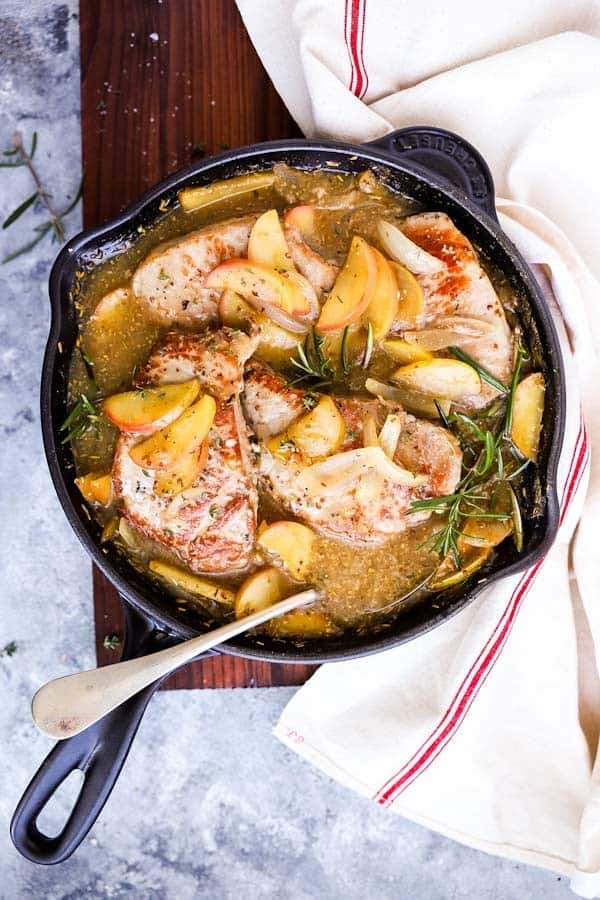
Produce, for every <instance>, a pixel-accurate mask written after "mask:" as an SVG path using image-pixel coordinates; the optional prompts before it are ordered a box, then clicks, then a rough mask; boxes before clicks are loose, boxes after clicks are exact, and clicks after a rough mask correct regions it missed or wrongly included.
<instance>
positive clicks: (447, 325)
mask: <svg viewBox="0 0 600 900" xmlns="http://www.w3.org/2000/svg"><path fill="white" fill-rule="evenodd" d="M493 330H494V326H493V325H492V324H491V322H484V321H483V320H482V319H470V318H467V317H463V316H448V317H447V318H445V319H438V320H437V321H436V322H434V324H433V327H432V328H423V329H421V330H420V331H405V332H404V340H405V341H407V342H408V343H409V344H416V345H417V346H418V347H421V348H422V349H423V350H445V349H446V347H453V346H456V347H460V346H461V344H465V343H469V342H470V341H472V340H477V339H478V338H482V337H485V336H486V335H489V334H491V332H492V331H493Z"/></svg>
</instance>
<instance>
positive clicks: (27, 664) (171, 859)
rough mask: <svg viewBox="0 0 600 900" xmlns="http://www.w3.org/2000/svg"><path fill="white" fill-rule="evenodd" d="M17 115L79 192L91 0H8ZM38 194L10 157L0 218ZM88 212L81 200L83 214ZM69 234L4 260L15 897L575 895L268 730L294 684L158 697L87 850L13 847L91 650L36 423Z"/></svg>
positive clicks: (2, 70)
mask: <svg viewBox="0 0 600 900" xmlns="http://www.w3.org/2000/svg"><path fill="white" fill-rule="evenodd" d="M148 2H151V0H148ZM152 2H154V0H152ZM158 2H160V0H158ZM164 2H168V0H164ZM198 2H202V0H198ZM16 128H18V129H19V130H21V131H22V132H23V133H24V135H25V136H26V137H30V136H31V134H32V132H33V131H34V130H36V129H37V131H38V132H39V147H38V151H37V160H38V164H39V168H40V170H41V173H42V175H43V178H44V179H45V182H46V184H47V185H48V186H49V187H50V189H51V191H52V193H53V194H54V196H55V198H56V200H57V202H58V201H60V200H61V199H62V198H68V197H69V196H70V195H72V193H73V191H74V190H75V188H76V185H77V182H78V178H79V172H80V149H79V71H78V21H77V3H76V0H68V2H67V3H52V2H50V0H28V2H26V0H0V148H4V147H6V146H8V145H9V143H10V140H11V136H12V134H13V132H14V130H15V129H16ZM28 193H31V187H30V184H29V181H28V177H27V174H26V173H25V171H24V170H21V169H19V170H16V171H10V170H6V169H0V219H1V220H2V221H3V220H4V219H5V218H6V215H7V214H8V213H9V212H10V211H11V210H12V209H13V208H14V207H15V206H17V205H18V203H19V202H20V200H22V199H23V198H24V197H26V196H27V195H28ZM42 215H43V213H42V211H41V210H37V209H34V210H33V211H32V210H30V211H29V212H28V213H27V214H26V215H25V216H24V217H23V219H22V220H21V221H20V222H18V223H16V224H15V225H14V226H12V227H11V228H10V229H9V230H7V231H5V232H0V255H1V256H4V255H6V254H7V253H8V252H11V251H12V250H14V249H16V247H17V246H19V245H20V244H22V243H25V242H26V241H27V240H30V239H31V238H30V235H31V231H30V230H31V227H32V225H33V224H37V223H39V222H41V221H43V219H42ZM79 225H80V216H79V211H76V212H75V213H73V215H72V216H71V217H70V219H69V221H68V226H69V233H70V234H74V233H75V232H76V231H77V230H78V228H79ZM55 251H56V247H55V246H54V247H53V246H52V244H51V243H50V241H49V240H46V241H44V242H43V243H41V244H39V245H38V247H37V248H36V249H35V250H34V251H32V252H31V253H29V254H28V255H26V256H24V257H22V258H21V259H19V260H17V261H16V262H14V263H12V264H9V265H5V266H0V396H1V409H0V428H1V430H2V442H1V444H0V495H1V497H2V500H1V510H2V514H1V516H0V530H1V537H0V554H1V568H0V572H1V578H2V594H1V598H2V600H1V604H2V606H1V615H0V648H1V647H4V646H5V645H6V644H7V643H8V642H10V641H15V642H16V645H17V650H16V653H15V654H14V655H13V656H8V655H6V654H4V655H3V656H2V657H0V697H1V698H2V699H1V702H0V740H1V742H2V748H3V753H2V765H1V767H0V876H1V877H0V898H2V900H17V898H44V900H59V898H60V900H67V898H73V900H74V898H83V897H90V898H121V897H123V898H124V897H135V898H157V900H158V898H160V900H187V898H204V897H206V898H211V900H220V898H230V897H237V896H240V895H243V896H245V897H248V898H250V900H258V898H274V897H278V898H293V900H304V898H306V900H313V898H319V900H338V898H340V900H341V898H344V900H353V898H357V900H358V898H361V900H362V898H377V900H387V898H389V900H392V898H393V900H419V898H423V900H425V898H427V900H432V898H436V900H462V898H477V900H509V898H510V900H532V898H541V897H544V898H546V900H565V898H567V897H569V896H572V895H571V894H570V891H569V889H568V886H567V884H566V882H565V879H560V878H558V877H557V876H555V875H552V874H549V873H547V872H542V871H538V870H536V869H533V868H530V867H528V866H524V865H516V864H514V863H511V862H506V861H503V860H497V859H494V858H492V857H489V856H486V855H485V854H481V853H477V852H475V851H472V850H469V849H466V848H464V847H462V846H460V845H458V844H455V843H453V842H451V841H448V840H446V839H444V838H441V837H439V836H437V835H435V834H432V833H430V832H428V831H426V830H424V829H422V828H420V827H418V826H416V825H412V824H410V823H408V822H404V821H402V820H400V819H399V818H398V817H396V816H394V815H392V814H391V813H389V812H386V811H383V810H381V809H379V808H376V807H375V806H374V805H373V804H370V803H369V802H368V801H366V800H363V799H361V798H359V797H356V796H354V795H353V794H352V793H350V792H348V791H347V790H345V789H343V788H341V787H339V786H337V785H336V784H334V783H332V782H331V781H329V780H328V779H327V778H325V777H324V776H323V775H321V774H320V773H318V772H317V771H315V770H313V769H311V768H310V766H309V765H308V764H306V763H304V762H302V761H300V760H299V759H297V758H296V757H295V756H294V754H292V753H291V752H290V751H288V750H287V749H286V748H284V747H283V746H281V745H280V744H279V743H278V742H277V741H275V739H274V738H273V737H272V736H271V728H272V725H273V724H274V723H275V721H276V720H277V717H278V715H279V713H280V711H281V710H282V709H283V707H284V705H285V704H286V702H287V701H288V699H289V698H290V697H291V695H292V690H291V689H271V690H257V691H196V692H189V693H188V692H182V691H179V692H173V693H169V694H162V695H160V696H158V697H156V698H155V699H154V700H153V702H152V704H151V707H150V709H149V711H148V713H147V715H146V718H145V720H144V722H143V724H142V727H141V729H140V733H139V735H138V738H137V741H136V743H135V745H134V748H133V750H132V753H131V755H130V758H129V760H128V762H127V765H126V768H125V771H124V773H123V775H122V777H121V780H120V782H119V784H118V785H117V788H116V789H115V791H114V793H113V795H112V797H111V799H110V801H109V803H108V806H107V808H106V809H105V812H104V813H103V815H102V817H101V819H100V821H99V822H98V823H97V824H96V826H95V827H94V829H93V830H92V832H91V834H90V836H89V837H88V839H87V840H86V841H85V843H84V844H83V845H82V847H81V848H80V849H79V851H78V852H77V853H76V855H75V856H74V857H73V858H72V859H71V860H69V861H68V862H66V863H64V864H63V865H62V866H58V867H54V868H50V869H47V868H40V867H36V866H34V865H32V864H30V863H29V862H27V861H25V860H24V859H22V858H21V857H20V856H19V855H18V854H17V853H16V852H15V850H14V848H13V846H12V844H11V842H10V839H9V836H8V822H9V818H10V816H11V813H12V810H13V809H14V806H15V804H16V802H17V800H18V798H19V796H20V794H21V792H22V791H23V789H24V788H25V786H26V784H27V781H28V779H29V777H30V776H31V775H32V774H33V772H34V771H35V769H36V768H37V766H38V765H39V763H40V762H41V760H42V759H43V757H44V756H45V754H46V753H47V752H48V750H49V749H50V746H51V743H50V741H48V740H47V739H46V738H44V737H42V736H41V735H40V734H39V733H38V732H37V731H36V729H35V728H34V726H33V725H32V723H31V720H30V716H29V702H30V698H31V696H32V694H33V693H34V691H35V689H36V688H37V687H38V686H39V685H40V684H41V683H42V682H43V681H45V680H47V679H48V678H49V677H53V676H57V675H62V674H66V673H68V672H72V671H75V670H77V669H81V668H87V667H90V666H92V665H93V664H94V656H93V634H92V612H91V579H90V565H89V562H88V560H87V558H86V555H85V553H84V551H83V549H82V548H81V547H80V546H79V544H78V543H77V541H76V540H75V537H74V536H73V534H72V533H71V531H70V529H69V527H68V526H67V524H66V522H65V520H64V517H63V515H62V513H61V510H60V508H59V505H58V502H57V500H56V497H55V495H54V491H53V489H52V486H51V483H50V478H49V476H48V473H47V470H46V466H45V462H44V458H43V452H42V445H41V438H40V429H39V416H38V378H39V371H40V366H41V359H42V353H43V347H44V343H45V339H46V331H47V327H48V304H47V298H46V280H47V276H48V272H49V268H50V265H51V262H52V259H53V257H54V255H55ZM482 699H483V702H484V699H485V698H482ZM480 702H481V701H480Z"/></svg>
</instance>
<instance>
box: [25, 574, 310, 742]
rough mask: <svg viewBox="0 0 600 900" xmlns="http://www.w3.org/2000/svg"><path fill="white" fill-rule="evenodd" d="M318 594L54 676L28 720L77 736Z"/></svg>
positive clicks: (61, 734)
mask: <svg viewBox="0 0 600 900" xmlns="http://www.w3.org/2000/svg"><path fill="white" fill-rule="evenodd" d="M319 599H320V594H319V592H318V591H315V590H312V589H311V590H308V591H302V593H300V594H294V596H293V597H287V598H286V599H285V600H280V601H279V602H278V603H274V604H273V605H272V606H268V607H267V608H266V609H261V610H259V611H258V612H255V613H252V614H251V615H249V616H245V617H244V618H243V619H237V620H236V621H235V622H229V623H228V624H227V625H222V626H221V627H220V628H215V629H214V631H209V632H208V633H207V634H203V635H200V637H196V638H192V639H191V640H189V641H184V642H183V643H181V644H176V645H175V646H174V647H169V648H168V649H167V650H161V651H159V652H158V653H152V654H150V655H149V656H142V657H140V658H139V659H130V660H127V661H126V662H119V663H114V664H113V665H111V666H103V667H102V668H101V669H89V670H88V671H86V672H77V673H76V674H74V675H65V676H64V677H63V678H55V679H54V680H53V681H49V682H48V683H47V684H45V685H43V686H42V687H41V688H40V689H39V690H38V691H37V693H36V694H35V696H34V698H33V701H32V704H31V714H32V716H33V721H34V722H35V724H36V725H37V727H38V728H39V729H40V731H42V732H43V733H44V734H47V735H48V736H49V737H54V738H60V739H62V738H67V737H72V736H73V735H75V734H79V732H80V731H83V730H84V729H85V728H88V727H89V726H90V725H92V724H93V723H94V722H97V721H98V719H101V718H102V716H105V715H106V714H107V713H109V712H110V711H111V710H113V709H114V708H115V707H116V706H119V705H120V704H121V703H123V702H124V701H125V700H127V699H129V697H132V696H133V695H134V694H137V693H138V692H139V691H141V690H142V688H145V687H146V686H147V685H149V684H152V682H153V681H156V680H157V679H159V678H162V677H163V676H165V675H167V674H168V673H169V672H171V671H173V669H177V668H178V667H179V666H182V665H183V664H184V663H186V662H189V661H190V660H191V659H194V657H196V656H199V655H200V654H201V653H205V652H206V651H207V650H211V649H212V648H213V647H216V646H217V645H218V644H222V643H223V642H224V641H227V640H229V639H230V638H233V637H235V636H236V635H238V634H241V633H242V632H244V631H248V630H249V629H250V628H256V627H257V626H258V625H262V624H263V623H264V622H268V621H269V619H273V618H275V617H276V616H279V615H282V614H283V613H286V612H290V611H291V610H292V609H297V607H299V606H306V605H308V604H309V603H315V602H316V601H317V600H319Z"/></svg>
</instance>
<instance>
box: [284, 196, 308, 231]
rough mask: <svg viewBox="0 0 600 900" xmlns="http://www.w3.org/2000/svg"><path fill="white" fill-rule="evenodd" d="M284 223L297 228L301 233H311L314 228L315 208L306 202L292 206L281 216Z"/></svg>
mask: <svg viewBox="0 0 600 900" xmlns="http://www.w3.org/2000/svg"><path fill="white" fill-rule="evenodd" d="M283 221H284V224H285V225H287V226H289V227H291V228H297V229H298V231H299V232H300V233H301V234H303V235H311V234H312V233H313V231H314V230H315V208H314V206H309V205H308V204H306V205H304V206H292V208H291V209H288V211H287V212H286V213H285V215H284V217H283Z"/></svg>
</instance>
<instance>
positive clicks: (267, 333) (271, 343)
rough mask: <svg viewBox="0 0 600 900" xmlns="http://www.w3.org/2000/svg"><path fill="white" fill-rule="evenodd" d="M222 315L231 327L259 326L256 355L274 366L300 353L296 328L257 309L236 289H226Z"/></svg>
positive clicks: (221, 305) (286, 361)
mask: <svg viewBox="0 0 600 900" xmlns="http://www.w3.org/2000/svg"><path fill="white" fill-rule="evenodd" d="M218 311H219V318H220V320H221V322H222V323H223V325H229V327H230V328H240V329H245V328H247V327H248V325H249V324H250V323H255V324H256V325H258V327H259V330H260V337H259V343H258V347H257V348H256V350H255V352H254V355H255V356H256V357H257V359H262V360H263V361H264V362H267V363H271V365H274V366H278V367H279V366H283V365H286V364H289V360H290V357H291V356H293V355H294V353H295V352H296V348H297V347H298V341H299V337H298V335H297V334H294V332H292V331H288V330H287V329H286V328H282V327H281V326H280V325H276V324H275V322H273V320H272V319H270V318H269V317H268V316H265V315H264V313H260V312H257V311H256V310H255V309H252V307H251V306H250V305H249V304H248V303H246V301H245V300H244V299H243V298H242V297H240V295H239V294H236V293H235V292H234V291H229V290H228V291H223V294H222V295H221V299H220V301H219V306H218Z"/></svg>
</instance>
